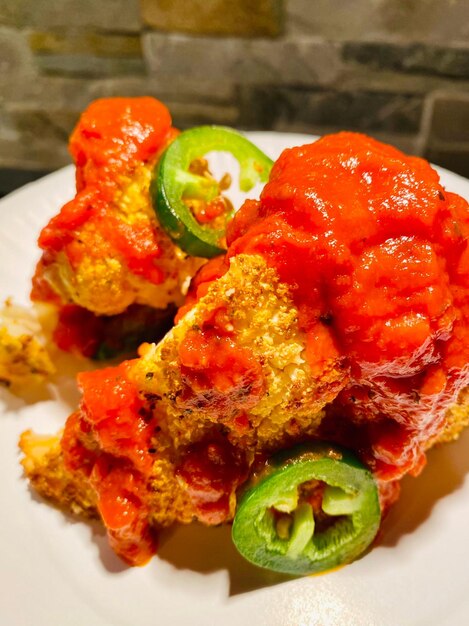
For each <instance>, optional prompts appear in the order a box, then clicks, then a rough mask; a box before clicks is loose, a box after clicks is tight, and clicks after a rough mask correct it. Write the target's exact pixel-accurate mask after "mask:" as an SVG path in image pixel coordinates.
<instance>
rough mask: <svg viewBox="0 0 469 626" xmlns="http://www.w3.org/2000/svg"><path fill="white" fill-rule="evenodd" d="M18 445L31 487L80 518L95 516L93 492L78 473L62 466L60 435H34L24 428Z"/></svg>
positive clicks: (94, 496)
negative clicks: (24, 430)
mask: <svg viewBox="0 0 469 626" xmlns="http://www.w3.org/2000/svg"><path fill="white" fill-rule="evenodd" d="M19 446H20V449H21V451H22V452H23V454H24V457H23V459H22V461H21V464H22V465H23V469H24V472H25V475H26V476H27V478H28V480H29V481H30V483H31V485H32V486H33V487H34V489H35V490H36V491H37V492H38V493H39V494H40V495H41V496H42V497H43V498H45V499H46V500H49V501H50V502H52V503H53V504H54V505H55V506H58V507H59V508H61V509H63V510H65V511H69V512H70V513H73V514H74V515H80V516H83V517H90V518H94V517H99V515H98V513H97V510H96V495H95V493H94V490H93V489H92V488H91V487H90V485H89V483H88V481H87V480H86V479H85V478H84V475H83V474H81V473H71V472H68V471H67V470H66V469H65V468H64V464H63V457H62V449H61V447H60V436H48V435H45V436H44V435H36V434H35V433H33V432H32V431H31V430H27V431H26V432H24V433H23V434H22V435H21V438H20V441H19Z"/></svg>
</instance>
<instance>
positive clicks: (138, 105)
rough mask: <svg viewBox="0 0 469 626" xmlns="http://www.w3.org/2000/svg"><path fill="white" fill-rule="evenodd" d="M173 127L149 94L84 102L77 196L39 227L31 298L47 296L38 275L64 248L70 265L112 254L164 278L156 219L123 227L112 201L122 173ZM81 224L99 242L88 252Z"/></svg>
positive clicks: (157, 279) (76, 143)
mask: <svg viewBox="0 0 469 626" xmlns="http://www.w3.org/2000/svg"><path fill="white" fill-rule="evenodd" d="M176 133H177V131H176V130H175V129H174V128H172V127H171V117H170V114H169V111H168V110H167V108H166V107H165V106H164V105H163V104H162V103H161V102H159V101H158V100H155V99H153V98H109V99H102V100H96V101H95V102H93V103H92V104H91V105H90V106H89V107H88V109H87V110H86V111H85V112H84V113H83V115H82V116H81V118H80V121H79V123H78V125H77V127H76V128H75V130H74V132H73V134H72V136H71V138H70V152H71V154H72V156H73V158H74V161H75V164H76V182H77V195H76V196H75V198H74V199H73V200H71V201H70V202H68V203H67V204H65V205H64V207H63V208H62V210H61V211H60V213H59V214H58V215H57V216H56V217H54V218H53V219H52V220H51V221H50V222H49V224H48V225H47V226H46V227H45V228H44V229H43V231H42V232H41V235H40V237H39V246H40V247H41V248H42V249H43V250H44V254H43V258H42V259H41V261H40V263H39V265H38V268H37V271H36V275H35V277H34V279H33V292H32V297H33V299H37V300H46V301H49V300H50V289H47V286H46V285H44V280H43V279H42V276H43V273H44V270H45V269H46V268H47V266H48V265H50V264H51V263H54V262H55V260H56V255H57V254H58V253H59V252H64V253H65V255H66V256H67V258H68V260H69V262H70V265H71V266H72V268H76V267H77V265H78V264H79V263H80V262H81V261H82V259H83V257H84V256H85V255H87V256H92V257H93V258H95V259H99V258H108V257H114V256H117V257H119V258H122V259H124V261H125V262H126V263H127V266H128V269H129V271H130V272H132V273H134V274H136V275H138V276H141V277H143V278H144V279H146V280H148V281H149V282H151V283H154V284H159V283H161V282H162V280H163V279H164V275H163V272H162V270H161V269H160V268H159V267H158V265H157V261H158V259H159V258H160V256H161V250H160V248H159V245H158V241H157V237H156V234H155V229H154V226H153V224H152V223H151V222H149V220H143V219H142V220H141V221H137V222H135V223H133V224H132V225H131V226H130V225H128V224H127V223H126V222H124V221H123V220H122V219H120V218H119V217H118V216H117V215H116V212H115V209H114V207H113V204H112V202H113V199H114V197H115V196H116V193H117V192H118V191H119V189H120V187H121V185H122V177H131V176H132V173H133V171H134V170H135V168H136V167H137V166H139V165H141V164H143V163H147V162H149V161H151V160H154V159H155V158H156V156H157V154H158V153H159V152H160V151H161V150H163V149H164V148H165V147H166V146H167V144H168V143H169V142H170V141H171V140H172V139H173V138H174V136H175V135H176ZM85 224H88V226H90V227H94V228H95V229H96V230H97V232H99V233H101V235H102V238H103V244H102V246H101V248H100V247H99V246H98V245H97V244H96V242H95V244H94V246H93V249H92V250H90V249H89V246H88V247H87V246H86V244H85V245H83V243H82V242H81V240H80V237H79V233H80V229H81V228H82V227H83V226H84V225H85Z"/></svg>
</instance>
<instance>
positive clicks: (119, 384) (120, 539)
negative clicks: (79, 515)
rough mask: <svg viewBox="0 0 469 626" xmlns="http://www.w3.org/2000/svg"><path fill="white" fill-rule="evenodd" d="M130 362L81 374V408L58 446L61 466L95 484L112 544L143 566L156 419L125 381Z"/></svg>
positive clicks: (149, 551) (149, 550)
mask: <svg viewBox="0 0 469 626" xmlns="http://www.w3.org/2000/svg"><path fill="white" fill-rule="evenodd" d="M131 364H132V361H127V362H125V363H122V364H121V365H119V366H118V367H112V368H107V369H103V370H99V371H95V372H85V373H82V374H80V375H79V377H78V382H79V386H80V388H81V391H82V392H83V399H82V404H81V410H80V412H79V413H77V414H74V415H72V416H71V417H70V418H69V419H68V420H67V424H66V427H65V431H64V435H63V439H62V449H63V452H64V462H65V466H66V467H68V468H69V469H70V470H72V471H82V472H84V474H85V475H86V476H87V477H88V478H89V480H90V484H91V485H92V486H93V488H94V489H95V491H96V495H97V503H98V510H99V513H100V515H101V518H102V520H103V522H104V524H105V526H106V528H107V530H108V535H109V539H110V543H111V545H112V547H113V549H114V550H115V551H116V553H117V554H119V556H120V557H122V558H123V559H124V560H125V561H127V562H128V563H130V564H131V565H142V564H143V563H145V562H146V561H148V559H149V558H150V557H151V556H152V555H153V554H154V552H155V550H156V539H155V536H154V534H153V532H152V530H151V528H150V525H149V522H148V519H149V512H150V505H149V498H150V495H151V492H150V489H149V484H148V483H149V478H150V474H151V470H152V467H153V452H154V451H153V449H152V447H151V445H152V444H151V440H152V436H153V434H154V432H155V428H156V427H157V424H156V420H155V418H154V417H153V416H152V413H151V412H148V411H147V410H146V409H145V408H144V406H143V403H142V401H141V400H140V399H139V397H138V394H137V390H136V389H135V387H134V386H133V384H132V383H131V382H130V380H129V377H128V375H127V372H128V368H129V367H131ZM104 390H105V393H103V391H104ZM152 451H153V452H152Z"/></svg>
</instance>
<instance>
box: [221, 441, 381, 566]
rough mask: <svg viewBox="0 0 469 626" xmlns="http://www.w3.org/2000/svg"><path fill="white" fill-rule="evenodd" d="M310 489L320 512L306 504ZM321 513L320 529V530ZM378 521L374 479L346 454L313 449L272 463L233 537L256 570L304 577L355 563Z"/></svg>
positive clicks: (247, 500)
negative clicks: (316, 490) (316, 488)
mask: <svg viewBox="0 0 469 626" xmlns="http://www.w3.org/2000/svg"><path fill="white" fill-rule="evenodd" d="M311 484H316V485H320V486H321V495H320V500H319V505H318V501H317V498H316V504H315V505H314V506H312V504H311V502H309V501H308V497H307V495H306V496H305V493H306V494H307V493H308V490H307V486H308V485H311ZM313 504H314V503H313ZM318 506H320V507H321V510H320V511H319V513H320V515H318V517H319V518H320V522H321V524H316V523H315V516H316V515H317V514H318ZM380 521H381V510H380V505H379V499H378V490H377V486H376V483H375V480H374V478H373V476H372V474H371V472H370V471H369V470H368V469H366V467H365V466H364V465H362V464H361V463H360V461H359V460H358V459H357V458H356V457H355V456H354V455H353V454H352V453H351V452H349V451H348V450H345V449H344V448H340V447H338V446H336V445H333V444H329V443H326V442H314V443H308V444H302V445H299V446H295V447H294V448H291V449H290V450H287V451H283V452H281V453H279V454H277V455H276V456H274V457H273V459H271V461H270V462H269V464H268V466H267V468H266V470H265V471H264V472H263V473H262V475H261V476H260V477H259V478H258V479H257V480H256V481H254V483H253V484H252V485H251V486H249V487H248V489H247V491H246V492H245V493H244V495H243V496H242V498H241V500H240V502H239V505H238V509H237V512H236V515H235V518H234V522H233V530H232V537H233V541H234V544H235V546H236V548H237V549H238V551H239V552H240V553H241V554H242V555H243V556H244V557H245V558H246V559H247V560H248V561H251V562H252V563H254V564H255V565H258V566H260V567H264V568H267V569H271V570H274V571H277V572H283V573H286V574H293V575H303V574H312V573H315V572H321V571H324V570H328V569H331V568H334V567H337V566H338V565H342V564H345V563H349V562H351V561H353V560H354V559H355V558H357V557H358V556H359V555H360V554H361V553H362V552H363V551H364V550H366V548H367V547H368V546H369V545H370V544H371V542H372V541H373V539H374V538H375V536H376V533H377V532H378V528H379V525H380ZM318 526H320V527H319V528H318Z"/></svg>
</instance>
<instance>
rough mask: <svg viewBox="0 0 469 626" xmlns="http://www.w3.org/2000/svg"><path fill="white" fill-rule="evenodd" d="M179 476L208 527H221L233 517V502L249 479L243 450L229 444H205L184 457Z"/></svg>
mask: <svg viewBox="0 0 469 626" xmlns="http://www.w3.org/2000/svg"><path fill="white" fill-rule="evenodd" d="M178 476H179V478H180V479H181V481H182V482H183V484H184V485H185V486H186V489H187V493H188V494H189V496H190V498H191V500H192V502H193V503H194V508H195V511H196V514H197V518H198V519H199V520H200V521H202V522H204V523H205V524H211V525H213V524H221V523H222V522H224V521H225V520H226V519H227V518H228V517H229V515H230V499H231V498H232V496H233V493H234V492H235V490H236V488H237V487H238V485H239V484H240V483H242V482H243V481H244V480H246V478H247V463H246V461H245V459H244V455H243V454H242V451H241V450H239V449H236V448H234V447H232V446H230V445H229V444H227V443H226V441H223V440H222V441H220V442H218V441H208V442H207V441H204V442H201V443H197V444H195V445H194V446H192V447H191V448H190V449H189V450H188V451H187V452H186V454H185V455H184V457H183V461H182V463H181V465H180V466H179V468H178Z"/></svg>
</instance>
